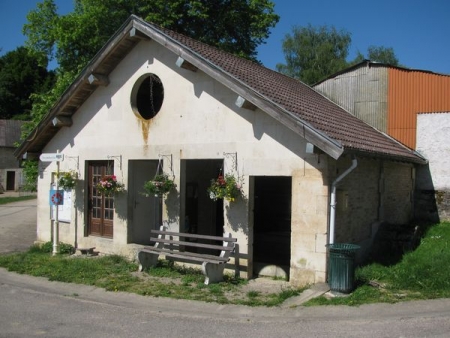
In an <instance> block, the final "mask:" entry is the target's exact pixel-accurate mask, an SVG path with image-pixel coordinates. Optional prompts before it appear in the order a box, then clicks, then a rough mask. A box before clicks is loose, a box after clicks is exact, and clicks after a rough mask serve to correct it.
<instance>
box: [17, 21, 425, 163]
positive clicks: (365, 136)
mask: <svg viewBox="0 0 450 338" xmlns="http://www.w3.org/2000/svg"><path fill="white" fill-rule="evenodd" d="M136 28H137V29H138V30H139V31H140V32H141V33H142V34H144V35H146V36H148V37H151V38H152V39H154V40H155V41H157V42H159V43H161V44H162V45H164V46H165V47H166V48H170V49H171V50H172V51H174V52H176V53H177V54H178V55H179V56H181V57H184V58H186V57H188V58H190V60H192V61H195V66H197V67H199V68H201V69H202V70H204V71H207V72H208V73H209V74H212V76H214V74H215V75H216V79H218V81H222V83H224V84H225V85H226V86H228V87H230V86H233V88H231V87H230V88H231V89H232V90H237V91H239V92H245V95H243V97H244V98H246V99H249V100H250V101H251V102H259V103H263V104H264V107H262V108H261V107H260V108H261V109H262V110H264V111H266V112H268V111H269V110H270V111H271V112H275V113H276V114H278V115H277V116H276V118H278V119H279V120H280V121H281V122H282V123H287V122H286V121H287V120H289V123H290V126H291V127H292V119H294V121H297V123H298V124H299V125H301V126H302V127H303V129H305V128H309V130H311V133H312V134H314V135H315V136H318V137H319V138H320V137H321V138H322V139H321V141H323V143H322V144H321V145H318V147H319V148H321V149H322V150H324V151H325V152H327V151H326V150H325V149H323V147H325V148H326V145H327V144H328V145H330V149H331V147H334V148H341V147H342V148H343V149H342V150H345V151H348V152H359V153H362V154H366V155H370V156H383V157H390V158H393V159H397V160H405V161H411V162H417V163H423V162H424V159H423V158H422V157H420V156H418V155H417V154H416V153H415V152H413V151H411V150H410V149H408V148H407V147H405V146H403V145H401V144H400V143H398V142H396V141H395V140H393V139H391V138H390V137H387V136H386V135H385V134H383V133H381V132H378V131H377V130H376V129H374V128H373V127H371V126H369V125H368V124H366V123H364V122H362V121H361V120H359V119H358V118H356V117H354V116H353V115H351V114H350V113H348V112H347V111H345V110H344V109H343V108H341V107H339V106H338V105H336V104H335V103H333V102H332V101H330V100H329V99H327V98H326V97H325V96H323V95H322V94H320V93H318V92H317V91H315V90H314V89H312V88H310V87H309V86H307V85H306V84H304V83H302V82H300V81H298V80H295V79H292V78H290V77H287V76H285V75H282V74H280V73H277V72H275V71H272V70H270V69H268V68H265V67H263V66H261V65H260V64H258V63H255V62H252V61H249V60H246V59H242V58H239V57H237V56H234V55H232V54H229V53H226V52H224V51H221V50H219V49H217V48H215V47H211V46H209V45H206V44H204V43H201V42H199V41H197V40H194V39H191V38H189V37H186V36H184V35H181V34H178V33H175V32H173V31H170V30H167V29H164V28H161V27H158V26H156V25H153V24H150V23H147V22H145V21H143V20H141V19H139V18H137V17H135V16H131V17H130V19H129V20H128V21H127V22H126V23H125V24H124V25H123V26H122V28H121V29H120V30H119V31H118V32H117V33H116V34H115V35H114V36H113V37H112V38H111V39H110V41H109V42H108V43H107V44H106V45H105V47H103V48H102V50H101V51H100V52H99V53H98V54H97V56H96V57H95V58H94V59H93V60H92V61H91V63H90V64H89V65H88V66H87V67H86V68H85V70H84V71H83V72H82V73H81V74H80V75H79V76H78V78H77V79H76V80H75V81H74V83H72V85H71V86H70V87H69V89H68V90H67V91H66V92H65V93H64V94H63V96H62V98H61V99H60V101H59V102H58V103H57V105H56V106H55V107H54V108H53V109H52V111H51V112H49V114H48V115H47V116H46V117H45V118H44V120H43V121H42V122H41V123H40V126H38V127H37V128H36V129H35V131H34V132H32V135H34V133H36V138H34V139H33V140H32V141H33V142H34V144H35V145H38V144H39V145H40V146H38V147H36V146H33V145H32V144H31V143H30V145H27V143H26V142H25V143H24V144H22V146H21V148H20V149H19V150H18V151H17V152H16V154H19V155H20V154H21V153H24V152H25V151H27V149H33V150H34V151H39V150H40V149H39V148H41V149H42V147H43V146H42V144H44V143H45V142H48V140H49V139H50V138H51V133H56V132H57V129H54V128H53V129H52V126H51V119H52V118H53V117H54V116H55V115H57V114H58V113H60V112H62V111H63V109H64V108H65V107H66V106H70V101H71V100H74V98H76V99H77V100H78V101H77V104H78V106H79V105H80V99H82V97H81V94H80V93H82V92H83V90H84V91H86V92H87V94H86V96H85V98H84V99H87V97H88V96H89V95H90V94H91V93H92V91H93V90H95V88H94V87H93V84H86V81H85V79H87V78H88V77H89V75H90V74H91V73H92V72H95V71H96V69H97V68H101V67H102V64H103V62H105V60H116V61H115V62H116V63H115V65H117V64H119V63H120V60H121V59H122V58H123V57H124V55H126V53H129V52H130V50H131V49H132V47H133V46H134V45H133V46H130V47H129V48H126V49H125V48H120V46H121V44H123V43H126V42H127V41H129V40H130V39H131V37H130V35H129V34H128V32H129V31H130V30H132V29H136ZM133 36H134V37H136V35H134V34H133ZM103 69H104V67H103ZM107 69H109V71H111V70H112V69H113V64H112V63H111V64H110V65H108V67H107ZM86 86H89V88H90V89H92V90H86V88H84V87H86ZM241 89H245V90H241ZM44 131H45V132H44ZM297 132H298V133H299V134H301V132H300V131H297ZM41 134H42V135H45V134H46V138H47V140H41V141H40V142H39V141H37V140H36V139H39V137H40V136H39V135H41ZM302 136H304V135H302ZM49 137H50V138H49ZM316 145H317V144H316ZM329 154H330V153H329ZM337 154H338V155H337V156H336V152H335V153H333V155H334V156H333V157H335V158H337V157H338V156H339V154H340V153H337ZM330 156H332V155H330Z"/></svg>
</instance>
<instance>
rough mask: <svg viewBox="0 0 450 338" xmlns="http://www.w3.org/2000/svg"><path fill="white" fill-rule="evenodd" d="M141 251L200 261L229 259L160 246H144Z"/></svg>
mask: <svg viewBox="0 0 450 338" xmlns="http://www.w3.org/2000/svg"><path fill="white" fill-rule="evenodd" d="M141 251H145V252H151V253H162V254H165V255H166V256H171V257H175V258H187V259H192V260H196V261H202V262H211V263H220V262H223V263H226V262H228V261H229V258H223V257H219V256H214V255H207V254H199V253H195V252H189V251H171V250H169V249H160V248H153V247H146V248H144V249H142V250H141Z"/></svg>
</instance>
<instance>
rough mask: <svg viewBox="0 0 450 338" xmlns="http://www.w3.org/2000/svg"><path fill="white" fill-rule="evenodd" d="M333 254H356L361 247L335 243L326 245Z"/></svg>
mask: <svg viewBox="0 0 450 338" xmlns="http://www.w3.org/2000/svg"><path fill="white" fill-rule="evenodd" d="M325 246H326V247H327V248H329V249H330V251H332V252H356V251H358V250H359V249H360V248H361V246H359V245H356V244H351V243H333V244H327V245H325Z"/></svg>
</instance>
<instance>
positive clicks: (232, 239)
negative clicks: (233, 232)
mask: <svg viewBox="0 0 450 338" xmlns="http://www.w3.org/2000/svg"><path fill="white" fill-rule="evenodd" d="M151 232H152V233H154V234H158V235H168V236H177V237H185V238H198V239H211V240H215V241H223V242H237V238H232V237H220V236H208V235H197V234H188V233H184V232H173V231H161V230H151Z"/></svg>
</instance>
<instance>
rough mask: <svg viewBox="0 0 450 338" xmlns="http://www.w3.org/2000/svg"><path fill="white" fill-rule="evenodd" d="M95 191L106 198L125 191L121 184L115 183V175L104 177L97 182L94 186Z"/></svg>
mask: <svg viewBox="0 0 450 338" xmlns="http://www.w3.org/2000/svg"><path fill="white" fill-rule="evenodd" d="M96 188H97V190H98V191H99V192H100V193H101V194H102V195H106V196H110V195H114V194H116V193H118V192H122V191H124V190H125V186H124V184H123V183H120V182H117V177H116V176H115V175H105V176H103V177H102V178H101V180H100V181H98V183H97V185H96Z"/></svg>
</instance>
